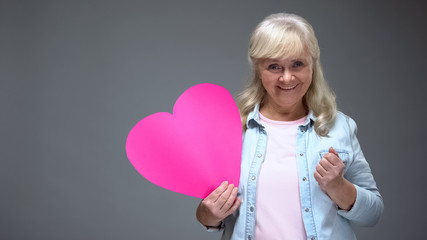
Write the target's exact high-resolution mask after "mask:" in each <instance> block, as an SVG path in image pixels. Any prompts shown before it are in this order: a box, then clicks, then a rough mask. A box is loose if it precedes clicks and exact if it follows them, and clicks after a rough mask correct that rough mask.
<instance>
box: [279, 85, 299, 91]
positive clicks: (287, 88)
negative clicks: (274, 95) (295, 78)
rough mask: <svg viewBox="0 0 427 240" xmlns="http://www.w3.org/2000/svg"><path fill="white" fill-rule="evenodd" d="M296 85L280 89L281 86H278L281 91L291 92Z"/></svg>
mask: <svg viewBox="0 0 427 240" xmlns="http://www.w3.org/2000/svg"><path fill="white" fill-rule="evenodd" d="M297 85H298V84H296V85H293V86H289V87H281V86H278V87H279V88H280V89H282V90H292V89H294V88H296V86H297Z"/></svg>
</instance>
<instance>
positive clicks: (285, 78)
mask: <svg viewBox="0 0 427 240" xmlns="http://www.w3.org/2000/svg"><path fill="white" fill-rule="evenodd" d="M292 77H293V74H292V72H291V71H289V70H286V69H285V70H284V71H283V73H282V75H281V76H280V78H279V80H280V79H282V81H285V82H288V81H291V80H292Z"/></svg>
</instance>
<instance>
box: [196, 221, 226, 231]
mask: <svg viewBox="0 0 427 240" xmlns="http://www.w3.org/2000/svg"><path fill="white" fill-rule="evenodd" d="M200 225H202V226H203V228H204V229H205V230H206V231H208V232H219V231H221V230H222V229H224V221H221V223H220V224H219V225H218V226H217V227H210V226H205V225H203V224H201V223H200Z"/></svg>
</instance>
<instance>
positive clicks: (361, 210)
mask: <svg viewBox="0 0 427 240" xmlns="http://www.w3.org/2000/svg"><path fill="white" fill-rule="evenodd" d="M354 186H355V187H356V191H357V196H356V201H355V202H354V205H353V207H352V208H351V209H350V211H346V210H338V214H339V215H341V216H343V217H345V218H347V219H348V220H350V221H352V222H353V223H355V224H356V225H359V226H364V227H372V226H374V225H375V224H377V223H378V221H379V220H380V218H381V215H382V212H383V210H384V204H383V202H382V197H381V195H380V194H379V193H378V192H375V191H370V190H367V189H364V188H361V187H359V186H357V185H355V184H354Z"/></svg>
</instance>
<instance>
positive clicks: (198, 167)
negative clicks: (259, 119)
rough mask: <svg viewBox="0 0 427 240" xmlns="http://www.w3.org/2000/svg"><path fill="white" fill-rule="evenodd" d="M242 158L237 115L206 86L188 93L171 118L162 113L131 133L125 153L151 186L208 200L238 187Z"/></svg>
mask: <svg viewBox="0 0 427 240" xmlns="http://www.w3.org/2000/svg"><path fill="white" fill-rule="evenodd" d="M241 152H242V126H241V122H240V115H239V110H238V108H237V106H236V103H235V102H234V100H233V97H232V96H231V94H230V93H229V92H228V91H227V90H226V89H225V88H223V87H221V86H218V85H214V84H210V83H203V84H198V85H196V86H193V87H191V88H189V89H187V90H186V91H185V92H184V93H183V94H182V95H181V96H180V97H179V98H178V100H177V101H176V102H175V105H174V107H173V114H170V113H168V112H159V113H155V114H152V115H149V116H147V117H145V118H144V119H142V120H141V121H139V122H138V123H137V124H136V125H135V126H134V127H133V128H132V130H131V131H130V132H129V135H128V137H127V141H126V153H127V156H128V158H129V160H130V162H131V163H132V164H133V166H134V167H135V168H136V170H137V171H138V172H139V173H140V174H141V175H142V176H144V177H145V178H147V179H148V180H149V181H150V182H152V183H154V184H156V185H158V186H160V187H163V188H166V189H168V190H171V191H175V192H178V193H182V194H185V195H189V196H193V197H197V198H205V197H206V196H207V195H209V194H210V193H211V192H212V191H213V190H214V189H215V188H217V187H218V186H219V185H220V184H221V182H223V181H225V180H227V181H228V182H229V183H234V185H236V186H238V184H239V177H240V162H241Z"/></svg>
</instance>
